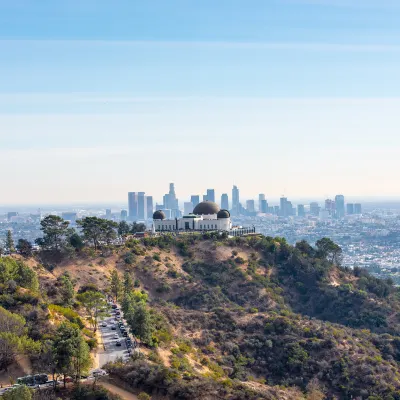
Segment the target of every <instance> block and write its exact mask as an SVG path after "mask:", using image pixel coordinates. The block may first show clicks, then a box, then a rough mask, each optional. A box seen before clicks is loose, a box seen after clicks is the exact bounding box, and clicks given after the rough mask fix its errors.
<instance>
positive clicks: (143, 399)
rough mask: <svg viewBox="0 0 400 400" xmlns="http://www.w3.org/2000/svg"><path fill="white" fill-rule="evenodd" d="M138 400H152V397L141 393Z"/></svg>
mask: <svg viewBox="0 0 400 400" xmlns="http://www.w3.org/2000/svg"><path fill="white" fill-rule="evenodd" d="M138 399H139V400H151V397H150V395H148V394H147V393H145V392H140V393H139V395H138Z"/></svg>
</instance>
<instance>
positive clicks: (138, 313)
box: [131, 303, 154, 345]
mask: <svg viewBox="0 0 400 400" xmlns="http://www.w3.org/2000/svg"><path fill="white" fill-rule="evenodd" d="M131 330H132V333H133V334H134V335H136V336H137V337H138V338H139V339H140V340H141V341H142V342H143V343H145V344H149V345H151V344H152V334H153V330H154V329H153V324H152V320H151V315H150V312H149V310H148V309H147V307H146V305H145V304H143V303H139V304H138V305H137V306H136V307H135V309H134V312H133V316H132V321H131Z"/></svg>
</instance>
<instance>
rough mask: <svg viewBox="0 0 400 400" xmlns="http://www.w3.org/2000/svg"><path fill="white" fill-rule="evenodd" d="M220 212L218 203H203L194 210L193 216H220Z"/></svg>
mask: <svg viewBox="0 0 400 400" xmlns="http://www.w3.org/2000/svg"><path fill="white" fill-rule="evenodd" d="M219 210H220V208H219V206H218V204H217V203H214V202H213V201H208V200H206V201H202V202H201V203H199V204H197V206H196V207H195V208H194V210H193V214H196V215H210V214H218V211H219Z"/></svg>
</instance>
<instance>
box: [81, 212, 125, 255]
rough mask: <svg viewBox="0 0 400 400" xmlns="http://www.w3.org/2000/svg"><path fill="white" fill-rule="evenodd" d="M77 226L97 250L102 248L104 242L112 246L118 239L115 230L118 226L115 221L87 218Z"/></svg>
mask: <svg viewBox="0 0 400 400" xmlns="http://www.w3.org/2000/svg"><path fill="white" fill-rule="evenodd" d="M77 224H78V225H79V226H80V227H81V228H82V232H83V236H84V238H85V240H87V241H88V242H92V243H93V246H94V248H95V250H97V249H98V248H99V247H100V244H101V243H102V242H106V243H107V244H110V243H111V241H112V240H114V239H115V238H116V232H115V228H117V226H118V224H117V223H116V222H114V221H109V220H107V219H103V218H97V217H85V218H83V219H81V220H79V221H77Z"/></svg>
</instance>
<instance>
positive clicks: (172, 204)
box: [164, 183, 178, 210]
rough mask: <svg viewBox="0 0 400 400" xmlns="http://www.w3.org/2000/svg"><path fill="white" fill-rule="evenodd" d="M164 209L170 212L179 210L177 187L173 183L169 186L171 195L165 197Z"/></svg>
mask: <svg viewBox="0 0 400 400" xmlns="http://www.w3.org/2000/svg"><path fill="white" fill-rule="evenodd" d="M164 208H166V209H169V210H177V209H178V199H177V198H176V194H175V186H174V184H173V183H170V184H169V193H167V194H165V195H164Z"/></svg>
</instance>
